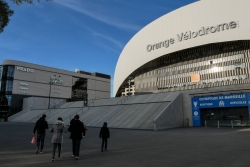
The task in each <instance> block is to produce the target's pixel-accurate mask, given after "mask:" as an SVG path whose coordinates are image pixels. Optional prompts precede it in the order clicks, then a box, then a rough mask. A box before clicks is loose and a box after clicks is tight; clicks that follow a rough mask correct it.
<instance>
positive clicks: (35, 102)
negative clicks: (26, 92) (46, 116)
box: [23, 97, 66, 110]
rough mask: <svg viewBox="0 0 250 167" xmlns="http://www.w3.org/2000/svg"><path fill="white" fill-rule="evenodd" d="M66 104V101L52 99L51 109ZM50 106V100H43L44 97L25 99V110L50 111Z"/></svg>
mask: <svg viewBox="0 0 250 167" xmlns="http://www.w3.org/2000/svg"><path fill="white" fill-rule="evenodd" d="M64 102H66V100H65V99H54V98H50V108H53V106H55V105H57V104H63V103H64ZM48 106H49V98H42V97H28V98H25V99H23V110H25V109H26V108H31V109H32V110H37V109H42V110H44V109H48Z"/></svg>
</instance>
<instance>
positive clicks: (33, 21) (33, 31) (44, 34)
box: [0, 0, 196, 89]
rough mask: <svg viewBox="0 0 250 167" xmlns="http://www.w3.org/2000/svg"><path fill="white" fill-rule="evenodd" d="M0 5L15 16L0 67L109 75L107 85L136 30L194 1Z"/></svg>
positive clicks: (63, 0) (0, 46)
mask: <svg viewBox="0 0 250 167" xmlns="http://www.w3.org/2000/svg"><path fill="white" fill-rule="evenodd" d="M6 1H7V2H8V3H9V6H10V7H11V9H13V10H14V12H15V13H14V15H13V16H12V17H11V21H10V23H9V25H8V26H7V27H6V28H5V30H4V32H3V33H1V34H0V62H2V61H3V60H6V59H11V60H19V61H24V62H28V63H33V64H39V65H43V66H49V67H54V68H59V69H63V70H68V71H74V70H75V69H76V68H78V69H80V70H84V71H88V72H100V73H104V74H109V75H111V77H112V81H113V76H114V71H115V67H116V63H117V60H118V58H119V55H120V53H121V52H122V49H123V47H124V46H125V45H126V44H127V42H128V41H129V40H130V39H131V38H132V37H133V36H134V35H135V34H136V33H137V32H138V31H140V29H142V28H143V27H144V26H146V25H147V24H149V23H150V22H152V21H154V20H155V19H157V18H159V17H161V16H163V15H165V14H167V13H169V12H171V11H173V10H175V9H177V8H179V7H182V6H185V5H187V4H190V3H192V2H195V1H196V0H177V1H174V0H53V1H52V2H45V1H44V0H41V1H40V3H38V2H35V3H34V4H33V5H30V4H22V5H20V6H17V5H15V4H13V3H12V2H11V1H10V0H6ZM34 1H35V0H34ZM112 89H113V86H112Z"/></svg>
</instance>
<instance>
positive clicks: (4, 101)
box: [0, 95, 12, 107]
mask: <svg viewBox="0 0 250 167" xmlns="http://www.w3.org/2000/svg"><path fill="white" fill-rule="evenodd" d="M11 97H12V95H1V96H0V106H8V107H10V106H11Z"/></svg>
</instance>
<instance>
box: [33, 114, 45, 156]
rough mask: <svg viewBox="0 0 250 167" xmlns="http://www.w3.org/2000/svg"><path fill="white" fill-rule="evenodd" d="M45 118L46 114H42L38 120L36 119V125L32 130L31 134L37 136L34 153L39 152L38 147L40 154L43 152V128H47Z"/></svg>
mask: <svg viewBox="0 0 250 167" xmlns="http://www.w3.org/2000/svg"><path fill="white" fill-rule="evenodd" d="M45 119H46V115H45V114H44V115H43V116H42V117H41V118H40V119H39V120H38V121H36V125H35V127H34V130H33V135H35V134H36V136H37V141H36V146H37V149H36V151H35V153H36V154H37V153H38V152H39V149H40V154H42V153H43V146H44V139H45V134H46V131H45V130H46V129H48V123H47V121H46V120H45ZM36 132H37V133H36Z"/></svg>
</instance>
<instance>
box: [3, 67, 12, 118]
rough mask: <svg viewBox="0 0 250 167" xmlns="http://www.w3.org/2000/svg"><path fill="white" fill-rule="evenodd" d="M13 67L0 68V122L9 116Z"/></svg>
mask: <svg viewBox="0 0 250 167" xmlns="http://www.w3.org/2000/svg"><path fill="white" fill-rule="evenodd" d="M14 70H15V67H14V66H0V121H5V120H6V119H7V117H8V116H9V115H10V111H11V99H12V88H13V78H14Z"/></svg>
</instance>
